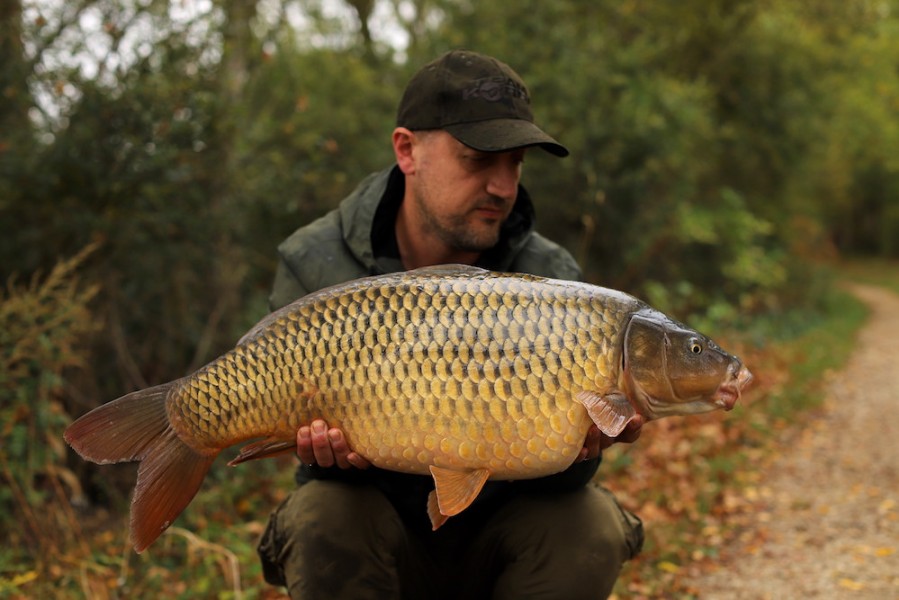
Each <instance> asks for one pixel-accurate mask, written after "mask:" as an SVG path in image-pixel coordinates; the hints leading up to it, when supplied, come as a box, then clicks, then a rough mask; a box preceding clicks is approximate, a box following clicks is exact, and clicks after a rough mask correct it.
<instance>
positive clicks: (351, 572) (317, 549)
mask: <svg viewBox="0 0 899 600" xmlns="http://www.w3.org/2000/svg"><path fill="white" fill-rule="evenodd" d="M402 535H403V532H402V523H401V521H400V519H399V517H398V515H397V514H396V511H395V510H394V509H393V507H392V506H391V505H390V503H389V502H388V501H387V500H386V498H384V496H383V495H382V494H381V493H379V492H378V491H377V490H375V489H374V488H371V487H367V486H355V485H350V484H345V483H339V482H330V481H311V482H309V483H307V484H305V485H303V486H301V487H299V488H297V489H296V490H295V491H293V492H292V493H291V494H290V495H289V496H288V498H287V500H285V501H284V502H283V503H282V504H281V506H280V507H278V509H277V510H276V511H275V512H274V513H273V514H272V516H271V518H270V520H269V524H268V527H267V528H266V531H265V533H264V534H263V537H262V540H261V542H260V544H259V555H260V558H261V559H262V565H263V571H264V574H265V579H266V581H268V582H269V583H272V584H276V585H284V586H287V588H288V590H289V591H290V593H291V595H294V594H296V595H300V594H301V593H302V595H303V597H309V598H314V597H318V595H317V594H326V596H327V597H330V598H340V597H344V596H345V595H346V594H344V592H345V591H347V590H349V589H354V590H359V589H360V588H361V587H363V586H361V585H360V582H361V581H363V580H364V581H366V582H367V583H366V586H368V587H370V588H371V589H372V592H373V593H374V592H375V591H377V592H378V593H379V594H385V593H388V592H389V591H390V590H389V589H388V588H390V587H392V586H393V585H394V581H395V579H396V577H395V572H394V570H395V564H394V552H395V549H396V548H397V547H398V545H399V544H400V543H401V538H402ZM313 589H314V590H315V591H314V592H312V591H310V590H313ZM354 593H355V592H354ZM323 597H325V596H323ZM354 597H362V596H358V595H355V596H354ZM373 597H374V596H373ZM379 597H389V594H388V595H386V596H379Z"/></svg>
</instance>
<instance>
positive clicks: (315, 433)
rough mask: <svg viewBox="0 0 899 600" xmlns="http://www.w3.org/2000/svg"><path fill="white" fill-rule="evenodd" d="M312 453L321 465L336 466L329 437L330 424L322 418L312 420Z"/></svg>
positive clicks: (316, 461)
mask: <svg viewBox="0 0 899 600" xmlns="http://www.w3.org/2000/svg"><path fill="white" fill-rule="evenodd" d="M312 453H313V454H314V455H315V463H316V464H317V465H318V466H320V467H326V468H327V467H333V466H334V452H333V451H332V450H331V441H330V440H329V439H328V425H327V424H326V423H325V422H324V421H322V420H321V419H316V420H315V421H313V422H312Z"/></svg>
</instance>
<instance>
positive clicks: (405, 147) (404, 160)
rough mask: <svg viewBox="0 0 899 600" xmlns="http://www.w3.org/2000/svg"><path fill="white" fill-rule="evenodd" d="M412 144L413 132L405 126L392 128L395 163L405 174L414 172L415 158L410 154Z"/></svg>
mask: <svg viewBox="0 0 899 600" xmlns="http://www.w3.org/2000/svg"><path fill="white" fill-rule="evenodd" d="M414 146H415V133H413V132H412V131H410V130H408V129H406V128H405V127H397V128H396V129H394V130H393V153H394V154H395V155H396V164H397V165H399V168H400V171H402V172H403V174H405V175H412V174H413V173H415V158H414V157H413V156H412V148H413V147H414Z"/></svg>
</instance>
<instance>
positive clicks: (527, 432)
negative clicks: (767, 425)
mask: <svg viewBox="0 0 899 600" xmlns="http://www.w3.org/2000/svg"><path fill="white" fill-rule="evenodd" d="M751 378H752V376H751V374H750V373H749V371H748V369H746V367H745V366H743V364H742V363H741V362H740V360H739V359H738V358H736V357H734V356H732V355H730V354H728V353H726V352H724V351H723V350H721V349H720V348H719V347H718V346H717V345H715V343H714V342H712V341H711V340H709V339H708V338H706V337H705V336H703V335H701V334H699V333H697V332H695V331H693V330H691V329H689V328H687V327H685V326H683V325H681V324H679V323H677V322H675V321H673V320H672V319H670V318H668V317H666V316H665V315H664V314H662V313H661V312H659V311H656V310H654V309H652V308H651V307H649V306H647V305H646V304H645V303H643V302H641V301H640V300H638V299H636V298H634V297H632V296H629V295H627V294H624V293H622V292H618V291H614V290H609V289H605V288H601V287H597V286H594V285H589V284H585V283H578V282H571V281H560V280H553V279H546V278H542V277H536V276H530V275H520V274H504V273H494V272H489V271H485V270H482V269H477V268H474V267H463V266H458V265H456V266H442V267H429V268H425V269H418V270H415V271H407V272H402V273H394V274H390V275H383V276H377V277H369V278H365V279H359V280H354V281H351V282H348V283H345V284H342V285H338V286H335V287H331V288H327V289H324V290H321V291H318V292H316V293H313V294H310V295H308V296H305V297H303V298H301V299H299V300H297V301H296V302H294V303H292V304H290V305H288V306H285V307H284V308H282V309H281V310H278V311H276V312H274V313H272V314H270V315H269V316H267V317H266V318H264V319H263V320H262V321H260V322H259V324H257V325H256V326H255V327H254V328H253V329H252V330H251V331H250V332H248V333H247V334H246V335H245V336H244V337H243V338H242V339H241V340H240V341H239V342H238V344H237V346H236V347H235V348H234V349H232V350H230V351H229V352H227V353H226V354H224V355H222V356H220V357H219V358H217V359H215V360H213V361H212V362H210V363H209V364H207V365H206V366H204V367H202V368H201V369H199V370H198V371H196V372H195V373H193V374H191V375H188V376H186V377H184V378H182V379H178V380H175V381H173V382H170V383H166V384H163V385H159V386H155V387H151V388H148V389H144V390H138V391H135V392H132V393H130V394H127V395H125V396H122V397H121V398H119V399H117V400H114V401H112V402H110V403H108V404H105V405H102V406H100V407H98V408H96V409H94V410H92V411H91V412H89V413H87V414H86V415H84V416H82V417H81V418H79V419H78V420H77V421H75V422H74V423H73V424H72V425H71V426H69V428H68V429H67V430H66V432H65V439H66V441H67V442H68V443H69V444H70V445H71V446H72V447H73V448H74V449H75V450H76V451H77V452H78V453H79V454H80V455H81V456H82V457H83V458H85V459H87V460H91V461H94V462H97V463H101V464H106V463H115V462H125V461H139V462H140V467H139V469H138V478H137V484H136V486H135V493H134V498H133V500H132V506H131V535H132V543H133V544H134V547H135V549H136V550H137V551H138V552H140V551H142V550H143V549H145V548H146V547H147V546H149V545H150V544H151V543H152V542H153V541H154V540H155V539H156V538H157V537H158V536H159V535H160V534H161V533H162V532H163V531H164V530H165V529H166V528H167V527H168V526H169V525H171V523H172V522H173V521H174V520H175V518H176V517H177V516H178V515H179V514H180V513H181V511H182V510H184V508H185V507H186V506H187V505H188V504H189V503H190V501H191V499H192V498H193V497H194V495H195V494H196V492H197V490H198V489H199V487H200V484H201V483H202V481H203V479H204V477H205V475H206V473H207V471H208V470H209V468H210V466H211V464H212V462H213V460H214V459H215V457H216V456H217V455H218V454H219V453H220V452H221V451H222V450H223V449H224V448H227V447H229V446H232V445H235V444H238V443H241V442H247V441H251V440H256V441H252V442H251V443H250V444H249V445H247V446H245V447H244V448H242V450H241V452H240V454H239V455H238V456H237V458H235V459H234V460H233V461H231V463H229V464H237V463H241V462H244V461H247V460H252V459H257V458H265V457H268V456H274V455H276V454H280V453H283V452H291V451H294V450H295V447H296V432H297V429H298V428H299V427H300V426H302V425H306V424H309V423H310V422H311V421H312V420H314V419H319V418H320V419H324V420H325V421H327V422H328V424H329V425H330V426H333V427H337V428H340V429H341V430H343V432H344V434H345V436H346V438H347V441H348V444H349V446H350V447H351V448H352V449H353V450H354V451H355V452H357V453H359V454H360V455H362V456H364V457H365V458H366V459H368V460H369V461H370V462H371V463H372V464H373V465H375V466H377V467H381V468H384V469H391V470H394V471H402V472H406V473H419V474H430V475H431V476H432V477H433V479H434V482H435V491H434V492H432V494H431V497H430V499H429V502H428V507H427V508H428V513H429V515H430V517H431V522H432V525H433V527H434V529H436V528H437V527H439V526H440V525H441V524H442V523H443V522H444V521H445V520H446V519H447V518H448V517H450V516H452V515H455V514H458V513H459V512H461V511H462V510H464V509H465V508H466V507H467V506H468V505H469V504H471V502H472V501H473V500H474V499H475V498H476V497H477V495H478V493H479V492H480V490H481V487H482V486H483V485H484V483H485V482H486V481H487V480H488V479H525V478H535V477H541V476H545V475H550V474H552V473H557V472H560V471H563V470H565V469H566V468H567V467H568V466H570V465H571V463H572V462H573V461H574V459H575V458H576V457H577V455H578V453H579V452H580V450H581V448H582V447H583V444H584V440H585V437H586V434H587V431H588V429H589V428H590V426H591V424H593V423H595V424H596V425H597V426H598V427H599V428H600V429H601V430H602V431H603V432H604V433H605V434H606V435H609V436H612V437H614V436H616V435H618V434H619V433H620V432H621V431H622V430H623V429H624V428H625V426H626V425H627V423H628V422H629V421H630V420H631V419H632V418H634V417H635V416H636V415H637V414H641V415H643V417H644V418H646V419H647V420H649V419H654V418H659V417H663V416H668V415H684V414H694V413H701V412H707V411H710V410H715V409H719V408H721V409H725V410H729V409H731V408H732V407H733V406H734V403H735V402H736V401H737V399H738V398H739V396H740V393H741V390H742V389H744V388H745V386H746V385H747V384H748V383H749V381H750V380H751Z"/></svg>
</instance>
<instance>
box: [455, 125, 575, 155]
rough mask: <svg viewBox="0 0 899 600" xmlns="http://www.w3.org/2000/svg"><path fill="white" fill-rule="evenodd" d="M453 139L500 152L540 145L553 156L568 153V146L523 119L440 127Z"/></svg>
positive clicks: (475, 147) (485, 149)
mask: <svg viewBox="0 0 899 600" xmlns="http://www.w3.org/2000/svg"><path fill="white" fill-rule="evenodd" d="M443 129H444V130H445V131H446V132H447V133H449V134H450V135H452V136H453V137H454V138H456V139H457V140H459V141H460V142H462V143H463V144H465V145H466V146H470V147H472V148H474V149H475V150H480V151H482V152H503V151H505V150H513V149H515V148H526V147H528V146H539V147H541V148H543V149H544V150H546V151H547V152H549V153H550V154H555V155H556V156H568V148H566V147H565V146H563V145H562V144H560V143H559V142H557V141H556V140H554V139H553V138H552V137H550V136H549V135H547V134H546V133H545V132H544V131H543V130H542V129H540V128H539V127H537V126H536V125H534V124H533V123H531V122H530V121H525V120H524V119H491V120H489V121H477V122H474V123H456V124H455V125H447V126H445V127H444V128H443Z"/></svg>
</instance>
